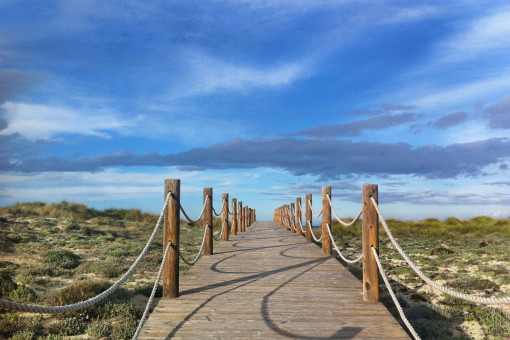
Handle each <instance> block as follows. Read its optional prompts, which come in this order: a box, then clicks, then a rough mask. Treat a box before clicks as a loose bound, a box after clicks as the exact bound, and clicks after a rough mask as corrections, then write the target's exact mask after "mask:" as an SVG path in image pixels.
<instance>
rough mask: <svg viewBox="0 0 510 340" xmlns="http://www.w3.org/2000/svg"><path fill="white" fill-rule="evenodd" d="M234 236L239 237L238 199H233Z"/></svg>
mask: <svg viewBox="0 0 510 340" xmlns="http://www.w3.org/2000/svg"><path fill="white" fill-rule="evenodd" d="M232 235H237V198H232Z"/></svg>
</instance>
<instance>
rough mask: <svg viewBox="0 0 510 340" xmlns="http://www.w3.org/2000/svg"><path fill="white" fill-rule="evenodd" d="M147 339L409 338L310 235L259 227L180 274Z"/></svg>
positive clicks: (161, 302)
mask: <svg viewBox="0 0 510 340" xmlns="http://www.w3.org/2000/svg"><path fill="white" fill-rule="evenodd" d="M180 291H181V294H180V297H179V298H177V299H160V300H159V302H158V304H157V306H156V308H155V309H154V311H153V313H152V314H151V315H150V317H149V320H148V321H147V323H146V324H145V326H144V328H143V330H142V332H141V334H140V339H170V338H172V339H211V338H216V339H326V338H327V339H364V338H365V339H373V338H384V339H409V337H408V335H407V333H406V332H405V331H404V330H403V329H402V328H401V327H400V325H399V324H398V322H397V321H396V320H395V319H394V318H393V317H392V316H391V314H390V313H389V312H388V311H387V310H386V308H385V307H384V306H383V305H382V304H381V303H378V302H365V301H363V288H362V283H361V282H360V281H359V280H358V279H356V278H355V277H354V276H353V275H352V274H351V273H350V272H349V271H348V270H347V269H346V268H345V267H344V266H342V265H341V264H340V263H339V262H338V261H337V260H336V259H335V258H333V257H332V256H327V255H323V254H322V252H321V249H320V248H319V247H317V246H316V245H314V244H312V243H310V242H306V239H305V237H304V236H300V235H296V234H292V233H290V232H288V231H287V230H286V229H285V228H282V227H281V226H280V225H278V224H276V223H274V222H255V224H254V225H253V226H252V227H251V228H248V229H246V232H245V233H241V234H238V235H235V236H232V238H231V241H223V242H219V243H216V244H215V252H214V255H213V256H207V257H202V258H201V259H200V261H199V262H198V263H197V264H196V265H195V266H194V267H193V268H191V269H190V270H189V272H188V273H186V274H184V275H181V281H180Z"/></svg>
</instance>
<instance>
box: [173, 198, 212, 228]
mask: <svg viewBox="0 0 510 340" xmlns="http://www.w3.org/2000/svg"><path fill="white" fill-rule="evenodd" d="M208 198H209V196H206V199H205V200H204V206H203V207H202V211H201V212H200V215H199V216H198V217H197V218H196V219H191V218H190V217H189V216H188V214H186V211H185V210H184V208H183V207H182V205H181V206H180V209H181V211H182V213H183V214H184V217H186V219H187V220H188V222H189V223H191V224H193V223H197V222H198V221H200V219H201V218H202V217H204V213H205V207H206V205H207V199H208Z"/></svg>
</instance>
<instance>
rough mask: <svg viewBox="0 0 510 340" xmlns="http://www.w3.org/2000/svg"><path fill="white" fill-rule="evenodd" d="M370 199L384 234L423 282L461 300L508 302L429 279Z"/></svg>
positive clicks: (488, 303)
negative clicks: (405, 250)
mask: <svg viewBox="0 0 510 340" xmlns="http://www.w3.org/2000/svg"><path fill="white" fill-rule="evenodd" d="M371 201H372V203H373V205H374V208H375V209H376V211H377V215H378V216H379V219H380V221H381V224H382V225H383V227H384V230H385V231H386V234H387V235H388V238H389V239H390V241H391V243H392V244H393V246H394V247H395V249H397V251H398V252H399V253H400V255H401V256H402V257H403V258H404V260H405V261H406V262H407V264H408V265H409V266H410V267H411V268H412V269H413V270H414V272H415V273H416V274H418V276H419V277H420V278H421V279H422V280H423V281H425V282H427V283H428V284H430V285H431V286H432V287H434V288H436V289H438V290H440V291H441V292H443V293H445V294H448V295H451V296H454V297H456V298H459V299H463V300H467V301H471V302H475V303H482V304H486V305H494V304H507V303H510V297H502V298H486V297H481V296H474V295H470V294H465V293H460V292H457V291H455V290H453V289H450V288H447V287H445V286H442V285H440V284H438V283H437V282H435V281H433V280H432V279H430V278H429V277H428V276H426V275H425V274H424V273H423V272H422V271H421V270H420V269H419V268H418V267H417V266H416V265H415V264H414V262H413V261H412V260H411V259H410V258H409V256H408V255H407V254H406V253H405V252H404V250H403V249H402V247H400V245H399V244H398V242H397V240H396V239H395V237H394V236H393V234H392V232H391V230H390V228H389V227H388V224H387V223H386V221H385V220H384V217H383V215H382V213H381V210H380V209H379V205H378V204H377V202H376V201H375V200H374V199H373V198H371Z"/></svg>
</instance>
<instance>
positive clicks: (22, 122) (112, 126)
mask: <svg viewBox="0 0 510 340" xmlns="http://www.w3.org/2000/svg"><path fill="white" fill-rule="evenodd" d="M0 109H2V110H3V111H4V119H5V120H6V122H7V127H6V128H5V129H3V130H2V131H0V134H1V135H11V134H19V135H21V136H24V137H26V138H28V139H30V140H38V139H52V138H54V137H57V136H59V135H61V134H80V135H88V136H96V137H101V138H109V137H110V132H112V131H121V130H124V129H126V128H127V127H130V126H131V125H132V123H130V122H129V121H128V120H127V119H123V118H120V117H118V116H116V115H114V114H111V113H98V112H89V111H88V110H86V109H85V110H83V111H78V110H76V109H73V108H67V107H61V106H50V105H42V104H25V103H14V102H6V103H4V104H2V105H0Z"/></svg>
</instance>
